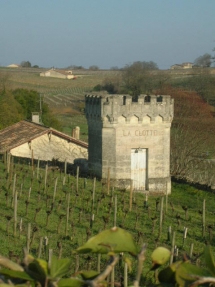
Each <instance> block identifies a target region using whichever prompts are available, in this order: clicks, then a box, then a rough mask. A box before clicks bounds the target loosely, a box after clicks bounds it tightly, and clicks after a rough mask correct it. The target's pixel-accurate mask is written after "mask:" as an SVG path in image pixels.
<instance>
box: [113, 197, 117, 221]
mask: <svg viewBox="0 0 215 287" xmlns="http://www.w3.org/2000/svg"><path fill="white" fill-rule="evenodd" d="M116 218H117V195H115V200H114V222H113V226H116Z"/></svg>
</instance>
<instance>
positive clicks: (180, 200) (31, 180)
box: [0, 163, 215, 270]
mask: <svg viewBox="0 0 215 287" xmlns="http://www.w3.org/2000/svg"><path fill="white" fill-rule="evenodd" d="M14 174H16V179H17V180H16V190H17V192H18V223H19V222H20V220H21V219H22V222H23V230H22V231H21V232H19V226H18V225H17V235H16V237H14V235H13V226H14V222H13V213H14V211H13V207H12V200H13V199H12V194H13V179H14ZM39 174H40V176H39V179H37V170H36V167H35V170H34V173H33V172H32V168H31V166H30V165H26V164H21V163H19V164H16V165H14V167H13V170H11V172H10V174H9V175H8V174H7V172H6V170H5V166H4V164H3V163H0V187H1V188H0V201H1V210H0V215H1V221H0V242H1V250H0V253H1V254H3V255H8V254H9V251H12V252H13V254H14V255H18V256H20V255H21V254H22V249H23V247H25V246H26V234H27V226H28V223H31V227H32V229H33V227H37V229H38V231H37V232H35V239H34V241H33V243H32V245H31V253H32V254H33V255H35V256H37V254H38V246H39V241H40V238H41V237H45V236H47V237H48V238H49V245H48V246H47V249H53V252H54V254H55V255H58V253H59V250H58V248H57V243H58V242H61V243H62V246H63V253H62V256H63V257H72V258H73V259H74V260H73V262H74V263H73V266H72V268H73V270H74V269H75V255H73V253H72V252H73V251H74V250H75V248H77V246H80V245H82V244H83V243H84V242H86V240H87V237H88V236H93V235H95V234H97V233H98V232H99V231H101V230H103V229H104V227H105V222H104V218H106V219H107V221H108V222H107V224H106V227H105V228H110V227H112V226H113V220H114V218H113V217H114V197H115V195H117V199H118V206H117V225H118V226H120V227H122V228H124V229H126V230H128V231H129V232H131V233H132V235H133V236H134V238H135V240H136V242H137V243H138V244H139V245H140V244H142V243H143V242H144V243H147V244H148V249H147V254H146V255H147V260H146V269H147V270H148V268H149V266H150V264H151V263H150V253H151V252H152V250H153V249H154V248H155V246H157V245H162V246H166V247H167V248H171V242H169V241H168V240H167V230H168V227H169V226H171V227H172V230H173V231H175V232H176V243H175V244H176V246H177V248H179V255H180V256H181V255H182V253H184V252H186V253H189V249H190V245H191V243H193V244H194V253H195V254H196V255H197V254H200V253H201V251H202V250H203V247H204V245H205V243H206V242H207V243H210V244H211V245H214V239H212V240H211V241H210V239H209V233H208V228H207V227H206V236H205V238H202V217H201V215H200V213H199V211H200V210H201V209H202V202H203V199H205V200H206V225H207V226H208V225H212V226H213V227H214V212H215V211H214V204H215V199H214V194H212V193H210V192H205V191H201V190H198V189H196V188H194V187H190V186H189V185H184V184H176V183H173V184H172V194H171V195H170V196H169V197H168V205H167V207H166V206H165V202H166V201H165V199H164V210H165V214H164V223H163V227H162V234H161V236H160V238H159V237H158V234H159V214H160V211H159V208H158V210H156V200H160V198H159V197H158V196H149V199H148V204H149V208H148V209H146V208H144V200H145V195H144V194H141V193H135V194H134V196H133V205H132V211H129V191H122V190H121V191H120V190H117V189H114V191H113V189H112V188H111V194H110V195H107V186H106V185H103V184H102V183H101V182H100V181H97V182H96V193H95V210H94V214H95V221H94V224H93V227H92V228H90V219H91V206H92V190H93V182H92V180H91V179H87V184H86V187H85V185H84V179H83V178H80V179H79V185H78V190H76V177H75V176H73V175H68V174H67V175H66V176H65V179H64V173H63V172H59V171H56V170H55V171H51V170H49V171H48V178H47V188H46V189H45V171H44V169H40V172H39ZM56 177H57V178H58V185H57V192H56V198H55V201H54V206H53V210H52V213H51V215H50V218H49V223H48V225H47V213H46V212H47V211H50V210H51V205H52V202H53V192H54V184H55V179H56ZM64 180H65V184H64V185H63V182H64ZM21 186H22V188H21ZM30 187H31V193H30V200H29V204H28V213H27V214H26V200H28V196H29V189H30ZM21 189H22V192H21ZM68 193H70V195H71V200H70V208H71V209H70V216H69V228H68V232H67V235H66V232H65V226H66V208H67V198H68ZM6 195H7V197H6ZM6 198H7V200H6ZM60 201H61V206H60V205H59V203H60ZM171 205H172V206H173V207H174V211H173V210H172V207H171ZM182 206H187V207H188V217H187V219H185V212H184V210H183V209H182ZM36 208H41V210H40V212H39V213H38V215H37V218H36V221H35V220H34V216H35V210H36ZM61 215H62V216H63V218H62V225H61V228H60V231H59V234H58V233H57V229H58V225H59V220H60V216H61ZM177 215H180V217H181V219H180V225H178V221H177V218H176V216H177ZM9 217H11V219H10V220H8V219H9ZM155 217H157V221H156V223H155V227H154V232H153V222H154V221H153V220H152V218H155ZM184 227H187V228H188V234H187V239H186V240H185V242H184V244H183V230H184ZM212 232H214V231H212ZM32 235H33V234H32V233H31V237H32ZM47 256H48V250H47V251H46V252H45V248H44V246H43V253H42V257H43V258H47ZM86 258H87V256H81V259H80V269H86V268H87V266H86V264H87V263H86V262H87V261H86ZM93 258H94V259H93ZM91 259H92V268H96V257H95V256H92V257H91ZM103 264H104V263H103ZM146 269H145V270H146Z"/></svg>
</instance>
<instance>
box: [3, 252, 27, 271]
mask: <svg viewBox="0 0 215 287" xmlns="http://www.w3.org/2000/svg"><path fill="white" fill-rule="evenodd" d="M0 266H2V267H5V268H8V269H11V270H14V271H21V272H22V271H24V269H23V267H22V266H20V265H19V264H17V263H15V262H13V261H11V260H10V259H8V258H6V257H4V256H1V255H0Z"/></svg>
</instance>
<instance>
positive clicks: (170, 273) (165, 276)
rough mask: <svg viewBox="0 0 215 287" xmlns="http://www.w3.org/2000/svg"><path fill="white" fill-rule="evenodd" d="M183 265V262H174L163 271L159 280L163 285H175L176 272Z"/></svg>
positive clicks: (159, 275)
mask: <svg viewBox="0 0 215 287" xmlns="http://www.w3.org/2000/svg"><path fill="white" fill-rule="evenodd" d="M181 263H182V261H177V262H174V263H173V264H171V265H169V266H167V267H166V268H165V269H163V270H161V271H160V272H159V274H158V280H159V281H160V282H161V283H175V271H176V269H177V267H178V266H179V265H180V264H181Z"/></svg>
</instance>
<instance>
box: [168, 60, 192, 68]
mask: <svg viewBox="0 0 215 287" xmlns="http://www.w3.org/2000/svg"><path fill="white" fill-rule="evenodd" d="M192 68H193V63H190V62H186V63H182V64H175V65H172V66H171V67H170V69H171V70H177V69H192Z"/></svg>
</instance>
